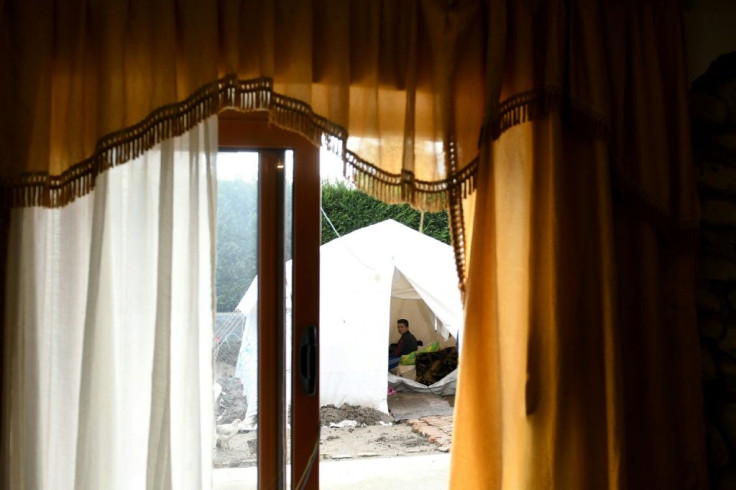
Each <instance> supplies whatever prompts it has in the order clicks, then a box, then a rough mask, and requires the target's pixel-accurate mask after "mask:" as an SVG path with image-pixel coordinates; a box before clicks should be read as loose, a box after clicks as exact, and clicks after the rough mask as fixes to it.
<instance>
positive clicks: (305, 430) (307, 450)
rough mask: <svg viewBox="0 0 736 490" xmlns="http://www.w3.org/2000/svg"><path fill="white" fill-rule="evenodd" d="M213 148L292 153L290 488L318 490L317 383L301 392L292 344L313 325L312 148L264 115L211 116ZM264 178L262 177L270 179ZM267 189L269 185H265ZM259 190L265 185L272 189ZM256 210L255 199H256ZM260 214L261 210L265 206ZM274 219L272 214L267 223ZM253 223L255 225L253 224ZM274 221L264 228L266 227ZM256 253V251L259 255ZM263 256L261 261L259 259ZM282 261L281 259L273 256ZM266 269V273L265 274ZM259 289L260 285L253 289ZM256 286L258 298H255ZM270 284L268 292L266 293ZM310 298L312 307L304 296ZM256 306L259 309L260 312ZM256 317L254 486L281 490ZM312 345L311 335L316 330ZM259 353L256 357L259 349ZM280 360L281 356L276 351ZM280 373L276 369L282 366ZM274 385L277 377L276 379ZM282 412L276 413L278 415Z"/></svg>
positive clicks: (272, 337)
mask: <svg viewBox="0 0 736 490" xmlns="http://www.w3.org/2000/svg"><path fill="white" fill-rule="evenodd" d="M218 144H219V147H220V148H226V149H234V148H243V149H249V148H250V149H259V150H263V149H278V150H284V149H292V150H293V151H294V186H293V203H294V205H293V215H292V222H293V247H292V249H293V257H292V258H293V262H292V264H293V265H292V288H293V293H292V334H291V339H286V340H287V341H289V340H290V341H291V346H292V348H291V366H292V370H291V391H292V413H291V439H292V444H291V487H292V488H300V489H301V488H307V489H317V488H319V471H318V470H317V465H318V461H319V376H317V387H316V394H315V395H312V396H309V395H307V394H305V393H304V391H303V390H302V389H301V383H300V379H299V369H298V366H299V358H298V356H299V349H298V345H299V340H300V339H301V338H302V335H303V334H304V331H305V330H306V328H307V327H308V326H310V325H312V326H315V327H317V326H318V325H319V300H318V292H319V247H320V242H321V236H320V235H321V223H320V200H321V187H320V176H319V148H318V147H316V146H314V145H313V144H312V143H311V142H310V141H308V140H307V139H306V138H305V137H303V136H302V135H300V134H298V133H295V132H292V131H288V130H285V129H283V128H280V127H277V126H275V125H272V124H270V123H269V121H268V115H267V113H265V112H252V113H241V112H236V111H225V112H223V113H221V114H220V116H219V124H218ZM271 177H272V176H267V177H266V178H267V179H271ZM269 182H270V184H269ZM269 182H266V184H267V185H273V184H274V181H273V180H270V181H269ZM259 202H260V196H259ZM267 206H268V205H267ZM264 211H266V213H267V214H270V213H276V212H278V210H277V209H270V208H268V207H267V208H264ZM273 216H275V214H274V215H273ZM259 221H260V220H259ZM273 223H275V221H272V224H273ZM265 226H266V228H264V229H263V230H259V232H264V233H268V234H269V235H268V236H276V235H274V233H277V231H276V230H273V229H269V228H268V224H265ZM262 249H263V250H262ZM261 250H262V251H263V255H262V254H261ZM275 252H276V253H277V251H275V250H273V249H272V248H270V247H260V246H259V277H260V278H261V279H259V281H260V280H263V279H265V278H266V277H267V275H264V274H262V272H263V273H265V274H273V272H274V270H273V269H268V270H266V269H264V270H263V271H262V270H261V264H265V262H269V263H271V264H273V263H274V262H275V261H278V259H279V258H278V257H275V255H274V253H275ZM281 258H282V261H283V255H281ZM269 267H272V266H269ZM260 285H265V284H264V283H261V284H260ZM260 285H259V290H260ZM273 286H274V285H273V284H270V285H269V286H268V287H273ZM315 294H316V295H317V300H316V301H315V300H314V299H311V300H310V299H309V296H308V295H315ZM260 303H261V302H260V300H259V308H260V307H261V306H260ZM264 306H265V307H266V308H267V309H268V311H269V313H268V314H277V313H278V310H274V308H276V305H273V304H271V305H264ZM262 318H264V317H261V316H260V313H259V325H258V341H259V369H258V371H259V374H258V380H259V382H258V486H259V488H273V486H272V485H274V486H275V487H276V488H280V487H282V486H283V477H282V476H283V469H284V462H283V458H282V455H283V454H284V452H283V447H282V442H283V441H284V440H285V432H284V429H283V422H282V420H279V417H281V419H283V405H284V400H283V397H282V393H283V388H282V384H281V383H280V382H279V383H273V381H274V373H273V372H270V371H269V370H270V369H276V373H278V369H279V367H278V366H274V365H273V363H274V362H278V361H277V359H273V358H272V359H270V361H271V364H269V366H268V370H266V369H262V366H265V365H264V364H263V362H264V361H266V359H264V358H263V357H262V356H261V353H263V354H267V353H274V352H279V351H280V349H283V345H279V342H280V341H279V338H278V336H277V335H276V333H275V332H274V331H273V329H271V331H269V330H268V329H267V327H266V322H264V321H261V319H262ZM317 332H318V337H319V328H317ZM261 347H263V349H262V348H261ZM281 352H283V351H281ZM282 366H283V363H282ZM316 373H319V356H317V364H316ZM276 377H278V376H276ZM279 407H282V408H279Z"/></svg>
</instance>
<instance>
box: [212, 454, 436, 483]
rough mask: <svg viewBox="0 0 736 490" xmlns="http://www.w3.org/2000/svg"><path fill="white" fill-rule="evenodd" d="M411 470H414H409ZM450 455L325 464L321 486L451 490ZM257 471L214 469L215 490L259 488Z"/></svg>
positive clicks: (320, 472)
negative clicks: (449, 483)
mask: <svg viewBox="0 0 736 490" xmlns="http://www.w3.org/2000/svg"><path fill="white" fill-rule="evenodd" d="M407 468H411V471H407V470H406V469H407ZM449 474H450V455H449V454H440V453H435V454H422V455H417V456H401V457H396V458H358V459H352V460H346V461H322V462H320V464H319V487H320V488H324V489H343V488H344V489H358V490H373V489H375V490H386V489H392V488H421V489H422V490H443V489H446V488H447V487H448V478H449ZM256 478H257V469H256V468H255V467H251V468H222V469H217V470H214V473H213V490H235V489H255V488H258V485H257V482H256Z"/></svg>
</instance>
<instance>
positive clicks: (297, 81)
mask: <svg viewBox="0 0 736 490" xmlns="http://www.w3.org/2000/svg"><path fill="white" fill-rule="evenodd" d="M483 10H484V6H483V4H482V3H481V2H478V1H469V0H464V1H461V2H456V1H452V2H450V1H437V0H413V1H406V2H394V1H391V0H384V1H369V2H366V1H351V2H346V1H343V0H313V1H301V0H299V1H297V0H276V1H269V2H261V1H243V2H215V1H188V0H154V1H149V0H106V1H104V2H87V1H83V0H78V1H72V2H70V1H66V0H63V1H62V0H31V1H29V2H5V4H4V6H2V12H0V32H2V35H0V53H2V55H3V56H2V68H3V69H2V70H1V71H2V74H1V75H0V109H1V110H2V112H3V116H4V117H3V118H2V127H0V129H1V131H0V148H2V150H1V151H2V155H3V158H2V163H0V179H2V182H4V183H5V185H6V187H7V186H10V187H11V189H12V193H10V194H11V195H10V197H9V199H10V200H11V204H12V205H14V206H17V205H21V206H28V205H42V206H63V205H65V204H66V203H68V202H69V201H70V200H72V199H74V198H75V197H77V196H79V195H82V194H84V193H86V192H88V191H89V190H90V189H91V188H92V187H93V186H94V181H95V176H96V175H98V174H99V173H100V172H103V171H105V170H106V169H108V168H109V167H111V166H114V165H118V164H121V163H124V162H126V161H128V160H130V159H131V158H133V157H135V156H136V155H138V154H140V152H142V151H144V150H145V149H146V148H148V147H150V146H151V145H152V144H153V143H154V142H156V141H160V140H161V139H163V138H168V137H171V136H175V135H177V134H181V132H183V131H185V130H186V129H187V128H189V127H191V126H192V125H193V124H196V123H197V122H198V121H200V120H201V119H202V118H204V117H206V116H208V115H211V114H213V113H217V112H218V111H220V110H222V109H223V108H226V107H233V108H237V109H240V110H244V111H253V110H266V111H269V113H270V115H271V120H272V121H273V122H274V123H276V124H279V125H281V126H285V127H287V128H289V129H293V130H296V131H299V132H302V133H304V134H305V136H307V137H308V138H310V139H312V140H313V141H314V142H315V143H316V144H321V143H325V140H327V141H326V142H327V144H328V146H329V147H330V148H331V149H332V150H333V151H335V152H337V153H338V154H340V156H342V157H343V158H344V159H345V160H346V173H347V174H348V175H349V176H350V177H351V178H353V179H354V181H355V182H356V184H357V186H358V187H359V188H360V189H362V190H364V191H365V192H367V193H369V194H372V195H374V196H376V197H379V198H381V199H383V200H385V201H387V202H409V203H411V204H412V205H413V206H414V207H416V208H418V209H422V210H427V211H438V210H441V209H447V208H449V209H451V210H454V211H453V212H452V213H451V215H452V219H453V220H454V222H455V226H453V233H454V235H455V236H454V238H455V242H456V244H457V247H456V250H457V259H458V265H459V266H461V267H462V264H463V263H464V257H463V253H464V247H463V246H462V244H463V243H464V241H463V239H462V228H463V225H464V223H463V220H462V212H461V209H460V200H461V199H463V198H465V197H467V195H468V194H469V192H471V190H472V187H473V185H474V184H473V177H474V174H475V169H476V163H477V160H476V156H477V142H478V131H479V128H480V126H481V120H482V111H483V104H482V103H479V96H480V94H482V93H483V90H482V86H483V77H482V69H481V67H482V66H483V46H484V42H483V39H484V35H485V32H484V22H483V20H484V15H482V12H483ZM244 81H245V82H248V83H246V84H243V83H241V82H244ZM462 275H463V274H462V273H461V276H462Z"/></svg>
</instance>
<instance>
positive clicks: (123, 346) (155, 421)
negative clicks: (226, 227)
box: [2, 117, 217, 490]
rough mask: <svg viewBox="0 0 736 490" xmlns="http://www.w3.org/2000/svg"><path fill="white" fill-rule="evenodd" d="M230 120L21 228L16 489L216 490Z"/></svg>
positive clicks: (13, 360) (105, 177)
mask: <svg viewBox="0 0 736 490" xmlns="http://www.w3.org/2000/svg"><path fill="white" fill-rule="evenodd" d="M216 154H217V118H216V117H212V118H210V119H209V120H207V121H205V122H204V123H202V124H200V125H198V126H197V127H195V128H194V129H193V130H192V131H190V132H189V133H187V134H185V135H183V136H181V137H178V138H175V139H171V140H167V141H165V142H163V143H162V144H160V145H157V146H155V147H154V148H153V149H152V150H151V151H149V152H147V153H146V154H145V155H144V156H142V157H140V158H137V159H136V160H134V161H130V162H128V163H126V164H124V165H122V166H120V167H117V168H114V169H112V170H110V171H108V172H104V173H103V174H101V175H100V176H99V177H98V179H97V183H96V188H95V190H94V192H93V193H92V194H89V195H86V196H85V197H83V198H80V199H77V200H76V201H75V202H73V203H72V204H70V205H68V206H66V207H63V208H60V209H42V208H24V209H16V210H14V211H13V215H12V218H11V228H12V229H11V233H10V255H9V257H12V258H13V260H11V261H10V263H9V264H8V266H9V270H8V276H7V281H8V287H7V291H8V292H9V293H8V298H7V300H8V301H7V305H8V308H7V313H6V314H7V318H6V320H7V321H6V325H7V328H8V329H9V332H8V336H7V337H6V339H8V342H9V344H8V345H7V347H8V349H7V351H6V352H8V353H9V356H10V357H9V363H10V369H9V370H7V371H5V375H6V381H7V382H8V384H7V385H5V386H7V387H8V388H9V389H10V390H11V393H12V394H13V396H11V397H10V398H8V399H9V400H10V403H11V404H10V405H9V406H8V407H6V410H5V417H4V419H5V420H3V423H5V424H8V425H7V427H9V430H10V432H9V434H10V437H9V440H7V441H4V442H5V447H3V448H2V449H3V453H2V456H3V458H6V462H7V463H8V465H7V468H10V470H11V471H10V472H9V474H7V475H4V476H3V477H2V478H3V479H4V481H3V486H5V487H6V488H13V489H25V488H53V489H72V488H75V489H95V490H97V489H121V490H122V489H125V490H129V489H137V488H150V489H154V488H155V489H165V488H175V489H186V488H192V489H200V488H209V487H210V477H211V469H210V468H211V458H212V454H211V451H212V420H213V418H212V409H213V407H212V366H211V342H212V323H213V317H214V314H213V311H214V291H213V288H214V277H213V271H214V267H213V266H214V237H215V235H214V234H215V216H216V215H215V213H216V179H215V157H216Z"/></svg>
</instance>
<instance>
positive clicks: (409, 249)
mask: <svg viewBox="0 0 736 490" xmlns="http://www.w3.org/2000/svg"><path fill="white" fill-rule="evenodd" d="M286 270H287V278H286V280H287V288H286V289H287V291H290V282H291V266H290V263H287V267H286ZM320 276H321V277H320V325H319V346H320V380H319V390H320V404H321V405H322V406H324V405H328V404H333V405H335V406H340V405H342V404H344V403H348V404H351V405H359V406H365V407H371V408H375V409H377V410H381V411H383V412H388V406H387V404H386V393H387V386H388V375H389V373H388V370H387V352H388V345H389V343H390V342H396V341H398V337H399V334H398V332H397V331H396V320H398V319H399V318H406V319H407V320H409V330H410V331H411V332H412V333H413V334H414V335H415V336H416V337H417V339H418V340H421V341H423V342H424V344H425V345H428V344H430V343H431V342H434V341H439V342H440V344H441V346H442V347H445V346H449V345H455V339H456V338H457V337H458V334H459V332H460V330H461V329H462V322H463V311H462V304H461V301H460V293H459V290H458V287H457V283H458V280H457V272H456V269H455V261H454V255H453V251H452V248H451V247H450V246H449V245H446V244H444V243H442V242H439V241H437V240H435V239H434V238H431V237H428V236H426V235H424V234H422V233H419V232H417V231H415V230H413V229H411V228H408V227H406V226H404V225H402V224H400V223H397V222H396V221H393V220H387V221H383V222H381V223H378V224H375V225H372V226H368V227H365V228H361V229H359V230H356V231H354V232H352V233H349V234H347V235H345V236H343V237H341V238H337V239H335V240H333V241H331V242H329V243H327V244H325V245H322V247H321V248H320ZM256 300H257V279H256V280H254V281H253V283H252V284H251V286H250V287H249V288H248V291H246V293H245V295H244V297H243V300H242V301H241V302H240V304H239V305H238V308H237V309H238V310H240V311H242V312H243V313H244V314H246V315H247V319H246V325H245V329H244V330H245V331H244V333H243V342H242V344H241V350H240V356H239V359H238V363H237V367H236V373H235V374H236V376H238V377H240V378H241V380H242V381H243V385H244V389H245V393H246V401H247V403H248V409H249V413H251V415H252V414H253V412H252V410H254V409H255V395H256V387H255V379H256V364H255V359H254V357H255V356H254V353H255V352H257V347H256V346H257V339H256V334H255V332H256V331H257V328H256V321H255V313H256ZM289 300H290V298H289ZM289 307H290V301H288V302H287V322H288V317H290V315H289V314H288V313H289ZM287 338H288V333H287ZM249 393H250V396H249ZM252 401H253V402H254V403H251V402H252ZM246 418H247V417H246Z"/></svg>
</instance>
